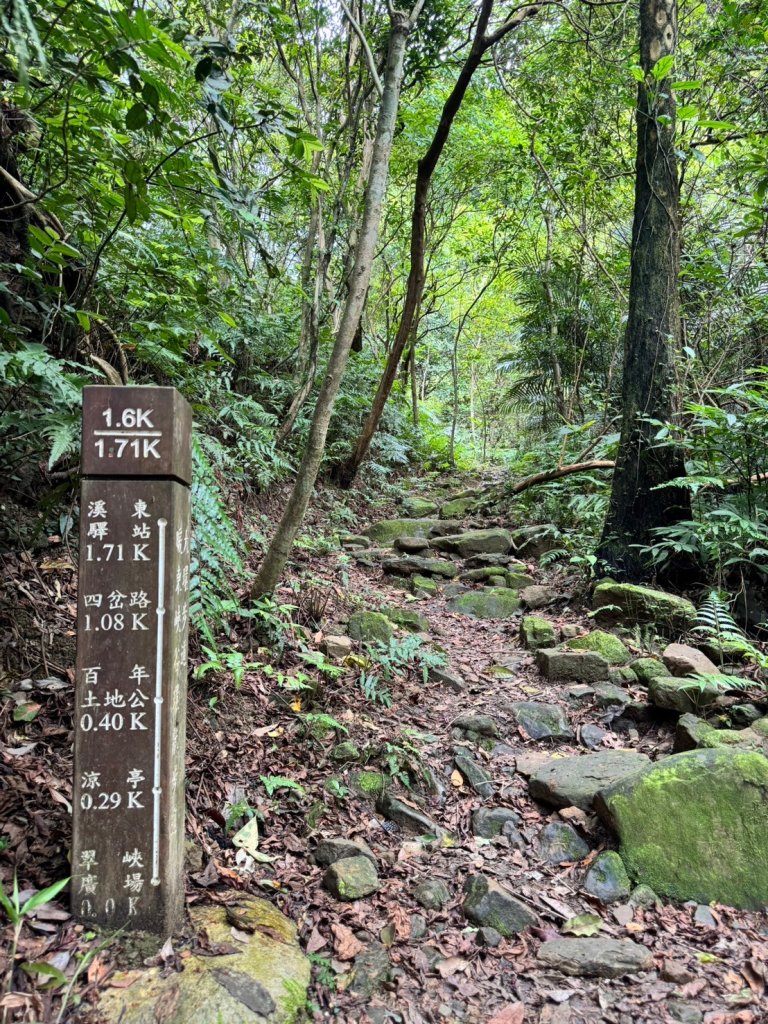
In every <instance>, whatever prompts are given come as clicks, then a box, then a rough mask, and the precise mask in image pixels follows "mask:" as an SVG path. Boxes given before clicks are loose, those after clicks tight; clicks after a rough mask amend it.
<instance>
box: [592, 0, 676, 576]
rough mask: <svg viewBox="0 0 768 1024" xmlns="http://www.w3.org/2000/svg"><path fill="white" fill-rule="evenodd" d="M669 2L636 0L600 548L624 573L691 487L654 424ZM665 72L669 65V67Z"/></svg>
mask: <svg viewBox="0 0 768 1024" xmlns="http://www.w3.org/2000/svg"><path fill="white" fill-rule="evenodd" d="M676 42H677V7H676V0H640V57H641V65H642V68H643V71H644V72H645V80H644V81H643V82H640V83H639V85H638V90H637V163H636V180H635V215H634V224H633V228H632V259H631V273H630V291H629V317H628V321H627V330H626V335H625V340H624V381H623V387H622V425H621V441H620V443H619V451H618V456H617V460H616V469H615V471H614V474H613V489H612V493H611V501H610V506H609V509H608V515H607V517H606V522H605V527H604V529H603V536H602V539H601V541H600V545H599V548H598V552H597V554H598V556H599V557H600V558H601V559H602V560H603V561H604V562H605V563H607V565H608V567H609V568H610V571H611V572H613V573H615V574H616V575H618V576H620V577H622V578H625V579H629V580H643V579H647V578H648V577H649V576H650V575H651V570H650V568H649V565H648V561H647V558H645V557H644V556H643V553H642V551H641V550H639V549H638V548H637V547H635V545H644V544H648V543H649V541H651V540H653V533H652V531H653V530H654V529H655V528H658V527H664V526H669V525H671V524H673V523H676V522H679V521H680V520H681V519H688V518H690V516H691V504H690V495H689V494H688V492H687V491H686V490H684V489H682V488H679V487H669V486H664V485H665V484H667V483H668V481H670V480H672V479H674V478H675V477H681V476H683V475H684V474H685V466H684V463H683V459H682V455H681V453H680V451H679V450H678V449H677V448H676V447H674V446H672V445H665V446H664V447H661V446H659V444H658V442H656V441H655V435H656V433H657V432H658V426H657V425H654V424H653V423H651V422H649V420H656V421H659V420H660V421H668V420H670V419H671V418H672V416H673V415H674V413H675V404H676V403H675V389H674V358H675V353H676V349H677V346H678V343H679V336H680V304H679V291H678V274H679V264H680V238H679V188H678V178H677V161H676V156H675V141H674V136H675V100H674V96H673V95H672V89H671V87H670V79H669V78H665V76H663V75H660V76H659V77H660V78H661V79H662V80H661V81H657V80H656V78H655V77H654V75H653V73H652V72H653V69H654V67H655V66H656V65H657V63H658V61H659V60H661V59H663V58H664V57H667V56H672V55H673V54H674V52H675V45H676ZM668 70H671V68H670V69H668Z"/></svg>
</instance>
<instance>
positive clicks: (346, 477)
mask: <svg viewBox="0 0 768 1024" xmlns="http://www.w3.org/2000/svg"><path fill="white" fill-rule="evenodd" d="M538 10H539V8H538V7H534V6H531V7H526V8H523V9H521V10H519V11H517V12H516V13H515V14H513V15H512V17H510V18H509V19H508V20H507V21H505V22H504V24H503V25H502V26H501V27H500V28H498V29H497V30H496V31H495V32H492V33H490V34H489V35H486V30H487V28H488V23H489V21H490V17H491V12H492V11H493V0H482V5H481V7H480V12H479V15H478V18H477V23H476V26H475V35H474V38H473V40H472V46H471V48H470V51H469V54H468V56H467V59H466V60H465V61H464V66H463V67H462V69H461V71H460V72H459V77H458V78H457V79H456V84H455V85H454V87H453V89H452V90H451V93H450V95H449V96H448V99H447V100H446V101H445V104H444V105H443V109H442V112H441V114H440V120H439V122H438V125H437V128H436V130H435V134H434V136H433V138H432V141H431V143H430V144H429V148H428V149H427V151H426V153H425V154H424V156H423V157H422V158H421V160H419V163H418V167H417V171H416V186H415V189H414V194H413V212H412V214H411V253H410V258H411V265H410V269H409V272H408V283H407V286H406V291H405V301H404V304H403V313H402V317H401V319H400V324H399V326H398V329H397V334H396V336H395V341H394V343H393V345H392V348H391V349H390V351H389V355H388V357H387V363H386V366H385V367H384V373H383V374H382V377H381V381H380V382H379V386H378V388H377V390H376V394H375V396H374V399H373V404H372V406H371V411H370V412H369V413H368V417H367V419H366V421H365V423H364V424H363V428H362V430H361V432H360V437H359V439H358V442H357V445H356V447H355V450H354V452H353V453H352V455H351V456H350V457H349V459H348V460H347V461H346V462H345V463H342V464H340V465H338V466H336V467H335V468H334V471H333V478H334V480H335V481H336V482H337V483H338V484H339V485H340V486H341V487H350V486H351V485H352V481H353V480H354V479H355V476H356V475H357V471H358V470H359V468H360V466H361V464H362V461H363V459H364V458H365V456H366V454H367V453H368V449H369V447H370V445H371V440H372V438H373V435H374V434H375V433H376V430H377V428H378V425H379V422H380V420H381V416H382V413H383V412H384V406H385V405H386V404H387V399H388V398H389V396H390V393H391V391H392V385H393V384H394V382H395V378H396V377H397V368H398V366H399V365H400V360H401V359H402V356H403V352H404V351H405V346H406V344H407V343H408V339H409V337H410V334H411V328H412V326H413V323H414V320H415V319H416V316H417V314H418V309H419V306H420V304H421V297H422V294H423V292H424V280H425V276H426V274H425V267H424V243H425V235H426V224H427V196H428V194H429V187H430V183H431V181H432V175H433V174H434V171H435V168H436V167H437V162H438V160H439V159H440V157H441V155H442V152H443V150H444V148H445V144H446V142H447V141H448V136H449V134H450V131H451V126H452V125H453V122H454V119H455V117H456V115H457V114H458V112H459V109H460V107H461V104H462V102H463V100H464V96H465V95H466V92H467V89H468V88H469V86H470V83H471V81H472V76H473V75H474V73H475V71H476V70H477V69H478V67H479V66H480V63H481V61H482V59H483V56H484V55H485V53H486V52H487V51H488V50H489V49H491V47H493V46H494V45H495V44H496V43H497V42H498V41H499V40H500V39H503V38H504V36H505V35H507V34H508V33H509V32H511V31H512V30H513V29H515V28H517V27H518V26H519V25H521V24H522V23H523V21H524V20H525V18H527V17H530V16H531V15H533V14H536V13H537V12H538Z"/></svg>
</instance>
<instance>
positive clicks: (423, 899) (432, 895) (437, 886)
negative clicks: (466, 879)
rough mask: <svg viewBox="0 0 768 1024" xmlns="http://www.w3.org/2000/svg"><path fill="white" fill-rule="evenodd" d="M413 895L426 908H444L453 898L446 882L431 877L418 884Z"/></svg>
mask: <svg viewBox="0 0 768 1024" xmlns="http://www.w3.org/2000/svg"><path fill="white" fill-rule="evenodd" d="M413 897H414V899H415V900H416V902H417V903H418V904H419V905H420V906H422V907H424V909H425V910H442V909H443V907H444V906H445V904H446V903H448V902H449V901H450V899H451V892H450V889H449V888H448V886H447V885H446V884H445V882H443V881H441V880H440V879H439V878H431V879H428V880H427V881H426V882H422V883H421V885H418V886H416V889H415V890H414V893H413Z"/></svg>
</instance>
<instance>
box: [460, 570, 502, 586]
mask: <svg viewBox="0 0 768 1024" xmlns="http://www.w3.org/2000/svg"><path fill="white" fill-rule="evenodd" d="M506 575H507V572H506V569H505V568H504V566H503V565H487V566H485V567H483V568H481V569H467V570H466V571H465V572H462V573H459V580H460V581H461V582H462V583H486V582H495V585H496V586H497V587H503V586H505V585H506V582H507V580H506Z"/></svg>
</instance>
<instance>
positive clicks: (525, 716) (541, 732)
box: [512, 700, 573, 740]
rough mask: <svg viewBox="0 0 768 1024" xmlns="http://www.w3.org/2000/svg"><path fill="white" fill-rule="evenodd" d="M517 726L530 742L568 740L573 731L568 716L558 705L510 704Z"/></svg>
mask: <svg viewBox="0 0 768 1024" xmlns="http://www.w3.org/2000/svg"><path fill="white" fill-rule="evenodd" d="M512 711H513V712H514V715H515V718H516V720H517V724H518V726H520V728H521V729H523V730H524V731H525V732H526V733H527V734H528V736H530V738H531V739H532V740H570V739H573V730H572V729H571V727H570V725H569V724H568V716H567V715H566V713H565V711H563V709H562V708H561V707H560V706H559V705H558V704H540V703H538V702H537V701H532V700H522V701H516V702H515V703H514V704H512Z"/></svg>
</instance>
